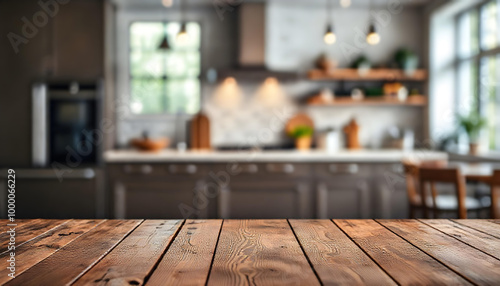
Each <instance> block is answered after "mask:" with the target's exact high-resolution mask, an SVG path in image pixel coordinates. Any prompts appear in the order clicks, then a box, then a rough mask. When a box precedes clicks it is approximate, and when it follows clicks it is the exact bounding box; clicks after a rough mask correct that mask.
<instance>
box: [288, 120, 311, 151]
mask: <svg viewBox="0 0 500 286" xmlns="http://www.w3.org/2000/svg"><path fill="white" fill-rule="evenodd" d="M313 133H314V130H313V128H312V127H311V126H307V125H299V126H297V127H295V128H294V129H293V130H292V131H291V132H290V134H289V135H290V137H292V138H295V147H296V148H297V149H299V150H309V149H311V143H312V135H313Z"/></svg>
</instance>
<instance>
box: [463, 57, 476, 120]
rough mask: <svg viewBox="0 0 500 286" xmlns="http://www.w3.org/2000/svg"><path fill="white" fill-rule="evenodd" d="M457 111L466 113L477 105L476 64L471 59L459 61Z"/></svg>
mask: <svg viewBox="0 0 500 286" xmlns="http://www.w3.org/2000/svg"><path fill="white" fill-rule="evenodd" d="M458 84H459V86H458V96H459V98H458V104H459V106H458V111H459V112H460V113H463V114H467V113H469V112H470V111H471V107H473V106H477V102H476V99H477V95H478V86H477V65H476V64H474V62H472V61H465V62H461V63H460V66H459V70H458Z"/></svg>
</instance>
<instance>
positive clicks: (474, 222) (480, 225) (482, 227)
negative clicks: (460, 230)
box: [453, 219, 500, 238]
mask: <svg viewBox="0 0 500 286" xmlns="http://www.w3.org/2000/svg"><path fill="white" fill-rule="evenodd" d="M453 221H454V222H457V223H459V224H463V225H466V226H468V227H470V228H473V229H475V230H479V231H482V232H484V233H486V234H489V235H492V236H494V237H496V238H500V225H499V224H497V223H494V222H491V221H487V220H480V219H454V220H453Z"/></svg>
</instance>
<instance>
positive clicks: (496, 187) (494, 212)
mask: <svg viewBox="0 0 500 286" xmlns="http://www.w3.org/2000/svg"><path fill="white" fill-rule="evenodd" d="M490 184H491V218H493V219H499V218H500V210H498V208H499V207H498V197H499V196H500V170H495V171H494V172H493V176H492V177H491V180H490Z"/></svg>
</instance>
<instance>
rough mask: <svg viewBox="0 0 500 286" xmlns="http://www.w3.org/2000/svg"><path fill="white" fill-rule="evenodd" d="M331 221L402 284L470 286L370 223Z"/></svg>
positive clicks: (408, 245)
mask: <svg viewBox="0 0 500 286" xmlns="http://www.w3.org/2000/svg"><path fill="white" fill-rule="evenodd" d="M334 222H335V223H336V224H337V225H338V226H339V227H340V228H341V229H342V230H344V232H345V233H346V234H347V235H348V236H349V237H351V238H352V239H353V240H354V241H355V242H356V243H357V244H358V245H359V246H360V247H361V248H362V249H363V250H364V251H365V252H366V253H367V254H368V255H370V257H371V258H372V259H373V260H375V261H376V262H377V264H378V265H379V266H380V267H382V268H383V269H384V270H385V271H386V272H387V273H388V274H389V275H390V276H391V277H392V278H393V279H395V280H396V281H397V282H398V283H399V284H401V285H436V284H439V285H442V284H445V285H468V284H470V283H468V282H467V281H466V280H464V279H463V278H462V277H460V276H459V275H457V274H456V273H454V272H453V271H451V270H450V269H448V268H446V267H445V266H443V265H442V264H441V263H439V262H438V261H436V260H434V259H433V258H432V257H430V256H428V255H427V254H425V253H424V252H422V251H420V250H419V249H417V248H416V247H414V246H413V245H411V244H409V243H408V242H406V241H404V240H403V239H401V238H400V237H398V236H397V235H395V234H394V233H392V232H391V231H389V230H387V229H386V228H384V227H383V226H381V225H380V224H378V223H377V222H375V221H373V220H334Z"/></svg>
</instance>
